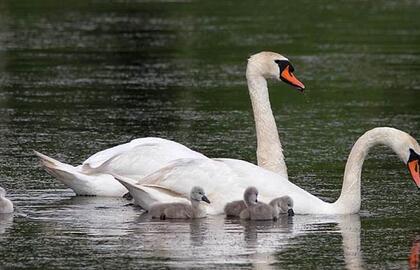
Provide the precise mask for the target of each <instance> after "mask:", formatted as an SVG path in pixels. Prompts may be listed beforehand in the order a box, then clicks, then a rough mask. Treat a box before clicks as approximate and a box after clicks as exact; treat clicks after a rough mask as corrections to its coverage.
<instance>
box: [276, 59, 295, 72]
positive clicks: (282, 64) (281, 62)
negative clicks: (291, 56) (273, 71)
mask: <svg viewBox="0 0 420 270" xmlns="http://www.w3.org/2000/svg"><path fill="white" fill-rule="evenodd" d="M274 63H276V64H277V65H278V66H279V69H280V72H282V71H283V70H284V69H285V68H286V67H287V66H290V67H291V65H290V62H289V61H288V60H274ZM291 68H292V67H291Z"/></svg>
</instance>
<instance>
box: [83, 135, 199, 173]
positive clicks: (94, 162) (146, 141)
mask: <svg viewBox="0 0 420 270" xmlns="http://www.w3.org/2000/svg"><path fill="white" fill-rule="evenodd" d="M178 158H206V157H205V156H204V155H202V154H200V153H198V152H196V151H193V150H191V149H189V148H188V147H186V146H184V145H182V144H179V143H177V142H173V141H170V140H165V139H160V138H140V139H135V140H133V141H131V142H129V143H126V144H122V145H118V146H115V147H112V148H109V149H106V150H104V151H101V152H98V153H96V154H95V155H93V156H91V157H90V158H88V159H87V160H86V161H85V162H83V166H82V171H83V172H86V173H92V172H102V173H104V172H106V173H112V174H117V175H123V176H127V177H131V178H134V179H140V178H142V177H144V176H145V175H147V174H149V173H151V172H153V171H155V170H158V169H160V168H162V167H163V166H165V165H166V164H167V163H169V162H170V161H172V160H175V159H178Z"/></svg>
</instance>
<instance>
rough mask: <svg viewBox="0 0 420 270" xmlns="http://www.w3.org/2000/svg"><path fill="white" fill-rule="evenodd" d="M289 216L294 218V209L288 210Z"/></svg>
mask: <svg viewBox="0 0 420 270" xmlns="http://www.w3.org/2000/svg"><path fill="white" fill-rule="evenodd" d="M287 215H288V216H289V217H293V216H294V215H295V211H293V209H292V208H290V209H289V210H287Z"/></svg>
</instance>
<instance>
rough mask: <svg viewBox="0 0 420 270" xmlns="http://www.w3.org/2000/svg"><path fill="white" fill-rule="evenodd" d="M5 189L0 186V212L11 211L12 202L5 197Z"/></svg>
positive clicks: (6, 212)
mask: <svg viewBox="0 0 420 270" xmlns="http://www.w3.org/2000/svg"><path fill="white" fill-rule="evenodd" d="M5 196H6V190H4V189H3V188H2V187H0V214H10V213H13V211H14V208H13V203H12V202H11V201H10V200H9V199H7V198H6V197H5Z"/></svg>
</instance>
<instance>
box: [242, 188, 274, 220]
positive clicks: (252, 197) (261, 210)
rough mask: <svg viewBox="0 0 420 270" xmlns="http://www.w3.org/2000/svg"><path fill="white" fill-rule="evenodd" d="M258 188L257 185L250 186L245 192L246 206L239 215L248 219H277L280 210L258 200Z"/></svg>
mask: <svg viewBox="0 0 420 270" xmlns="http://www.w3.org/2000/svg"><path fill="white" fill-rule="evenodd" d="M257 198H258V190H257V188H256V187H248V188H247V189H245V192H244V202H245V205H246V208H245V209H244V210H242V211H241V213H240V214H239V217H240V218H241V219H246V220H277V217H278V215H277V213H278V211H276V210H274V208H273V207H272V206H271V205H268V204H266V203H263V202H259V201H258V199H257Z"/></svg>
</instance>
